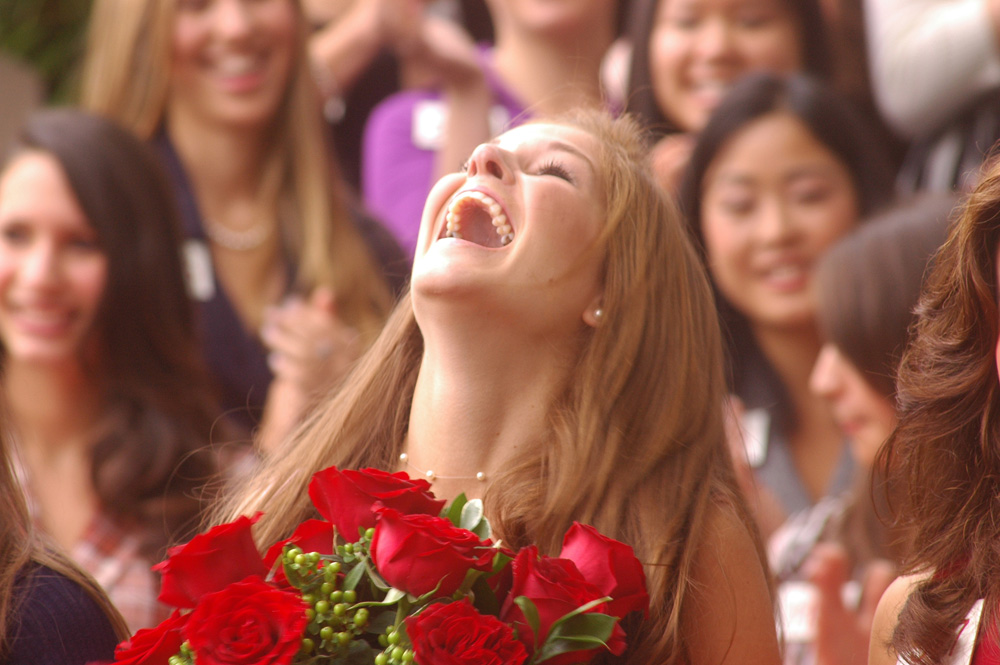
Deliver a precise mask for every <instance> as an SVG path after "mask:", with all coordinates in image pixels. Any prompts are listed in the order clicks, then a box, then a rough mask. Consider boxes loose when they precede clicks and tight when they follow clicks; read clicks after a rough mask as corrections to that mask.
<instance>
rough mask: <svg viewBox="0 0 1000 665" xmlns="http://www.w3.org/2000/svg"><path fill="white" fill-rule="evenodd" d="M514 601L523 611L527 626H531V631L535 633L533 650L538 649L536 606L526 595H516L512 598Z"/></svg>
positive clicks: (538, 623)
mask: <svg viewBox="0 0 1000 665" xmlns="http://www.w3.org/2000/svg"><path fill="white" fill-rule="evenodd" d="M514 603H515V604H517V606H518V607H520V608H521V612H523V613H524V620H525V621H527V622H528V627H529V628H531V632H532V633H534V635H535V650H536V651H537V650H538V627H539V625H540V622H539V619H538V608H537V607H535V604H534V603H533V602H532V601H531V599H530V598H528V597H527V596H518V597H517V598H515V599H514Z"/></svg>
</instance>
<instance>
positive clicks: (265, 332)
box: [261, 287, 361, 398]
mask: <svg viewBox="0 0 1000 665" xmlns="http://www.w3.org/2000/svg"><path fill="white" fill-rule="evenodd" d="M261 339H262V340H263V342H264V344H265V346H267V348H268V351H269V354H268V365H269V366H270V368H271V371H272V372H274V376H275V379H276V380H279V381H281V382H283V383H290V384H292V385H294V386H296V387H297V388H298V390H300V391H301V392H302V393H303V394H304V395H305V396H307V397H309V398H312V397H314V396H315V395H317V394H319V393H320V392H321V391H322V390H324V389H325V388H327V387H328V386H330V385H332V384H333V383H335V382H336V381H337V380H339V379H340V378H341V377H342V376H343V375H344V374H345V373H346V372H347V369H348V368H349V367H350V365H351V363H353V362H354V360H356V359H357V357H358V355H359V353H360V350H361V345H360V341H359V339H358V332H357V330H355V329H354V328H352V327H351V326H349V325H347V324H345V323H344V322H343V321H341V320H340V318H339V317H338V316H337V303H336V298H335V296H334V294H333V292H332V291H330V290H329V289H327V288H324V287H320V288H317V289H316V290H315V291H314V292H313V293H312V295H310V297H309V298H308V299H304V298H302V297H300V296H292V297H290V298H288V299H286V300H285V301H284V302H283V303H282V304H280V305H278V306H277V307H272V308H269V309H268V310H267V311H266V312H265V314H264V326H263V328H262V330H261Z"/></svg>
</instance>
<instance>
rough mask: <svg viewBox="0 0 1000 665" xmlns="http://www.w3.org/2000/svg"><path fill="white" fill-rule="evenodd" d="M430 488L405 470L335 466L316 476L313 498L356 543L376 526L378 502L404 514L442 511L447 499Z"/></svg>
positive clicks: (311, 493)
mask: <svg viewBox="0 0 1000 665" xmlns="http://www.w3.org/2000/svg"><path fill="white" fill-rule="evenodd" d="M430 489H431V485H430V483H428V482H427V481H426V480H421V479H413V478H410V477H409V476H408V475H406V474H405V473H404V472H402V471H400V472H398V473H386V472H385V471H380V470H378V469H362V470H361V471H353V470H350V469H346V470H344V471H340V470H339V469H337V467H335V466H331V467H330V468H328V469H324V470H323V471H320V472H318V473H316V474H315V475H313V478H312V481H311V482H310V483H309V498H310V499H312V502H313V505H314V506H316V510H318V511H319V514H320V515H322V516H323V517H325V518H326V519H328V520H330V521H331V522H333V524H334V526H336V527H337V533H339V534H340V535H341V536H342V537H343V538H344V539H345V540H348V541H351V542H353V541H356V540H357V539H358V534H359V533H360V529H368V528H370V527H373V526H375V513H374V512H373V506H374V505H375V502H376V501H381V502H382V505H384V506H388V507H389V508H394V509H396V510H398V511H400V512H403V513H409V514H413V513H424V514H427V515H438V514H440V513H441V509H442V508H444V504H445V502H444V501H439V500H437V499H435V498H434V495H433V494H432V493H431V491H430Z"/></svg>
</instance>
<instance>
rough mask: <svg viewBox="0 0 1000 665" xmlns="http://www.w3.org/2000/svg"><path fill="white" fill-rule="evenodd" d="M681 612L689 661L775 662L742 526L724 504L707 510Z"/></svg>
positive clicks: (758, 571) (766, 608) (754, 557)
mask: <svg viewBox="0 0 1000 665" xmlns="http://www.w3.org/2000/svg"><path fill="white" fill-rule="evenodd" d="M712 512H713V514H712V515H711V516H710V517H709V520H708V525H707V527H708V528H707V532H706V537H705V540H704V542H703V543H702V545H701V547H700V548H699V551H698V552H697V554H696V556H697V560H696V561H695V565H694V569H693V571H692V574H693V576H694V584H693V585H692V589H693V591H692V593H691V594H690V603H691V606H690V608H689V609H687V610H685V611H684V612H683V615H684V617H683V619H682V621H683V624H684V625H683V631H684V635H685V636H686V637H687V639H688V647H689V653H690V661H691V663H692V665H700V664H702V663H705V664H708V663H712V664H713V665H736V664H737V663H739V664H746V663H754V664H762V665H763V664H767V663H773V664H777V663H780V662H781V656H780V655H779V651H778V638H777V632H776V629H775V615H774V606H773V604H772V601H771V595H770V593H769V591H768V583H767V578H766V573H765V569H764V563H763V562H761V561H760V557H759V556H758V553H757V548H756V547H755V546H754V542H753V539H752V538H751V536H750V532H749V531H748V528H754V527H753V526H750V527H748V526H747V525H745V524H743V523H742V522H741V521H740V520H739V518H738V517H737V516H736V514H735V513H734V511H732V510H730V509H728V508H726V507H725V506H717V507H715V508H713V509H712Z"/></svg>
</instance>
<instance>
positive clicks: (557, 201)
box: [412, 124, 605, 333]
mask: <svg viewBox="0 0 1000 665" xmlns="http://www.w3.org/2000/svg"><path fill="white" fill-rule="evenodd" d="M596 147H597V143H596V139H595V138H594V137H592V136H591V135H590V134H588V133H586V132H583V131H581V130H578V129H575V128H569V127H564V126H561V125H549V124H529V125H525V126H522V127H518V128H516V129H513V130H510V131H508V132H506V133H504V134H502V135H501V136H500V137H499V138H497V139H495V140H494V141H492V142H490V143H485V144H483V145H481V146H479V147H478V148H476V150H475V151H473V153H472V156H471V157H470V158H469V162H468V165H467V168H466V170H465V172H464V173H455V174H452V175H449V176H445V177H444V178H442V179H441V180H440V181H439V182H438V183H437V184H436V185H435V186H434V188H433V190H432V191H431V194H430V195H429V197H428V199H427V204H426V206H425V208H424V214H423V221H422V225H421V229H420V237H419V239H418V242H417V251H416V257H415V259H414V265H413V279H412V284H413V294H414V303H415V307H416V306H417V304H418V303H419V302H420V301H421V300H422V299H427V298H434V297H438V298H440V297H442V296H443V297H445V298H448V299H461V298H462V297H463V296H464V297H466V298H469V299H471V300H472V301H474V302H476V303H477V304H480V305H482V307H483V308H484V313H486V311H485V310H490V312H495V311H510V312H513V313H515V315H516V320H517V321H518V322H519V323H521V324H523V326H524V327H525V328H527V327H528V326H534V327H535V328H536V329H538V330H540V331H543V332H545V333H547V332H550V331H552V330H559V331H562V332H566V331H571V330H574V329H577V328H579V326H580V321H581V314H583V313H584V312H585V310H587V308H588V306H589V305H590V304H591V303H592V302H593V301H594V299H595V298H597V297H599V294H600V291H601V268H602V266H601V264H602V256H601V255H600V253H599V252H597V251H596V250H595V245H596V241H597V238H598V236H599V234H600V232H601V228H602V226H603V224H604V214H605V203H604V199H603V194H602V191H603V190H602V188H601V186H600V180H599V173H598V170H597V166H596V165H595V163H594V161H593V160H594V158H593V157H592V155H595V154H597V151H596ZM487 303H492V305H488V304H487ZM491 307H492V310H491V309H490V308H491Z"/></svg>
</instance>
